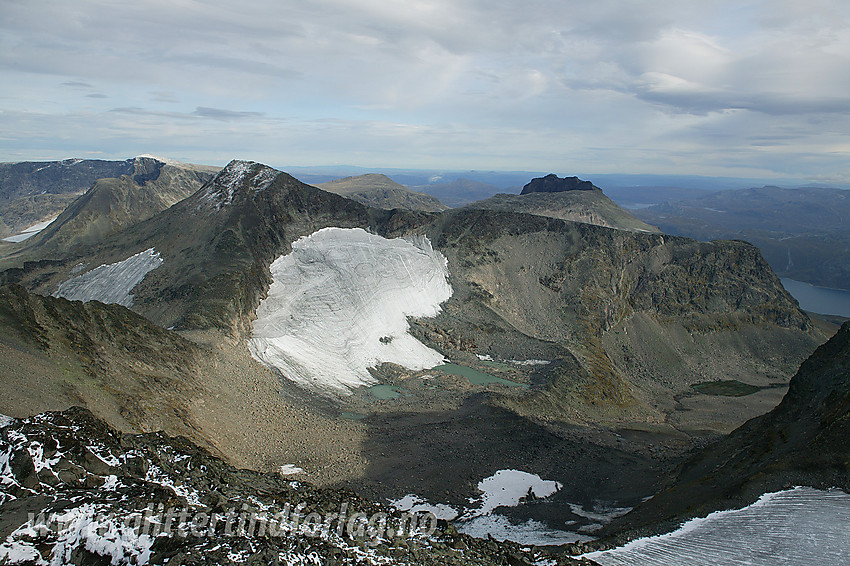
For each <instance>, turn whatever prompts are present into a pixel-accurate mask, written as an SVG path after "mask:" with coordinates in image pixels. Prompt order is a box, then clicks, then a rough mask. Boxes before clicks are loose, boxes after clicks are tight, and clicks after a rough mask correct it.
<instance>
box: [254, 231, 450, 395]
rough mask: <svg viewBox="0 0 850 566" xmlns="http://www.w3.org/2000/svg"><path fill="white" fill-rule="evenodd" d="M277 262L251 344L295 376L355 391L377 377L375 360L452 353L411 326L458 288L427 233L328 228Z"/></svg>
mask: <svg viewBox="0 0 850 566" xmlns="http://www.w3.org/2000/svg"><path fill="white" fill-rule="evenodd" d="M271 272H272V277H273V282H272V284H271V287H270V288H269V293H268V297H267V298H266V299H265V300H264V301H262V302H261V303H260V306H259V307H258V309H257V320H256V321H255V322H254V332H253V336H252V337H251V339H250V340H249V343H248V345H249V348H250V350H251V353H252V355H253V356H254V358H256V359H257V360H259V361H260V362H262V363H263V364H265V365H267V366H269V367H273V368H276V369H278V370H279V371H280V372H281V373H282V374H283V375H284V376H285V377H286V378H288V379H290V380H292V381H294V382H295V383H298V384H299V385H302V386H305V387H309V388H312V389H315V390H319V391H322V392H325V393H336V394H348V393H350V390H351V389H352V388H356V387H359V386H363V385H373V384H375V383H376V380H375V379H374V378H373V377H372V375H371V374H370V373H369V368H370V367H375V366H377V365H378V364H380V363H382V362H392V363H395V364H398V365H401V366H403V367H406V368H408V369H411V370H423V369H429V368H432V367H434V366H437V365H439V364H441V363H443V362H444V358H443V356H442V354H440V353H438V352H436V351H434V350H432V349H430V348H428V347H427V346H425V345H424V344H422V343H421V342H419V341H418V340H416V339H415V338H414V337H413V336H411V335H410V334H409V333H408V329H409V325H408V322H407V318H408V317H431V316H436V315H437V314H438V313H439V312H440V304H441V303H443V302H444V301H446V300H448V299H449V297H451V295H452V288H451V286H450V285H449V283H448V280H447V279H448V275H449V274H448V268H447V260H446V258H445V257H444V256H443V255H442V254H441V253H440V252H438V251H436V250H434V249H433V248H432V247H431V242H430V241H429V240H428V239H427V238H425V237H417V238H408V239H403V238H395V239H388V238H383V237H381V236H377V235H375V234H370V233H369V232H367V231H365V230H362V229H360V228H353V229H344V228H325V229H323V230H319V231H318V232H315V233H313V234H311V235H310V236H305V237H302V238H300V239H299V240H298V241H296V242H295V243H293V244H292V253H290V254H287V255H284V256H281V257H280V258H278V259H277V260H276V261H275V262H274V263H272V265H271Z"/></svg>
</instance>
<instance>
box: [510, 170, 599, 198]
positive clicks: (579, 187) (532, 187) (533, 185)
mask: <svg viewBox="0 0 850 566" xmlns="http://www.w3.org/2000/svg"><path fill="white" fill-rule="evenodd" d="M601 190H602V189H600V188H599V187H597V186H595V185H594V184H593V183H591V182H590V181H582V180H581V179H579V178H578V177H564V178H563V179H562V178H560V177H558V176H557V175H555V174H554V173H549V174H548V175H546V176H545V177H538V178H536V179H532V180H531V181H529V182H528V183H527V184H526V185H525V186H524V187H523V188H522V192H521V193H520V194H521V195H527V194H530V193H563V192H567V191H601Z"/></svg>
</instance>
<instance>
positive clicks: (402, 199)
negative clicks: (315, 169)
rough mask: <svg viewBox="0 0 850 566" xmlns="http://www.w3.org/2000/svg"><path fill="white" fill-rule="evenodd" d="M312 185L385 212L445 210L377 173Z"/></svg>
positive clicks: (431, 200)
mask: <svg viewBox="0 0 850 566" xmlns="http://www.w3.org/2000/svg"><path fill="white" fill-rule="evenodd" d="M316 186H317V187H319V188H320V189H322V190H324V191H328V192H331V193H334V194H337V195H340V196H344V197H346V198H350V199H351V200H355V201H357V202H359V203H361V204H365V205H368V206H373V207H375V208H383V209H385V210H392V209H394V208H406V209H408V210H423V211H426V212H440V211H442V210H446V209H448V208H449V207H447V206H446V205H444V204H443V203H442V202H440V200H439V199H438V198H436V197H434V196H431V195H427V194H425V193H419V192H416V191H412V190H410V189H408V188H407V187H405V186H404V185H400V184H398V183H396V182H395V181H393V180H392V179H390V178H389V177H387V176H386V175H380V174H377V173H368V174H366V175H358V176H357V177H345V178H344V179H337V180H335V181H329V182H327V183H321V184H319V185H316Z"/></svg>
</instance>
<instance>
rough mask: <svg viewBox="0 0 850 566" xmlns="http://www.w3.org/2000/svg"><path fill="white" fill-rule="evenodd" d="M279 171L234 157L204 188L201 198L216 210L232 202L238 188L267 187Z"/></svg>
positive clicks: (255, 188)
mask: <svg viewBox="0 0 850 566" xmlns="http://www.w3.org/2000/svg"><path fill="white" fill-rule="evenodd" d="M280 173H281V172H280V171H278V170H277V169H272V168H271V167H269V166H267V165H263V164H261V163H256V162H254V161H240V160H238V159H234V160H233V161H231V162H230V163H228V164H227V166H226V167H225V168H224V169H222V170H221V171H220V172H219V174H218V175H216V176H215V178H214V179H213V180H212V181H210V183H209V184H207V186H206V187H205V188H204V193H203V195H202V198H203V199H204V200H205V201H206V202H209V203H210V204H211V205H212V206H214V207H215V208H216V210H221V207H223V206H227V205H229V204H230V203H232V202H233V199H234V197H235V195H236V194H237V193H238V192H239V191H240V190H245V189H247V190H250V191H253V192H259V191H263V190H265V189H267V188H268V187H269V186H270V185H271V184H272V183H273V182H274V180H275V179H276V178H277V176H278V175H280Z"/></svg>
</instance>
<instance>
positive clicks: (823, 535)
mask: <svg viewBox="0 0 850 566" xmlns="http://www.w3.org/2000/svg"><path fill="white" fill-rule="evenodd" d="M585 558H590V559H591V560H594V561H595V562H597V563H599V564H602V565H603V566H619V565H629V566H655V565H658V566H661V565H664V566H679V565H682V566H684V565H691V564H724V565H728V566H738V565H741V566H743V565H749V566H762V565H763V566H773V565H775V564H783V565H787V566H794V565H800V566H803V565H809V564H850V495H848V494H846V493H844V492H842V491H839V490H830V491H820V490H816V489H812V488H809V487H798V488H795V489H791V490H788V491H780V492H776V493H769V494H765V495H763V496H762V497H761V498H760V499H759V500H758V501H757V502H756V503H753V504H752V505H750V506H748V507H744V508H743V509H737V510H731V511H718V512H716V513H712V514H710V515H708V516H707V517H704V518H701V519H693V520H691V521H688V522H687V523H685V524H684V525H682V527H681V528H679V529H678V530H676V531H674V532H672V533H668V534H665V535H660V536H656V537H649V538H644V539H638V540H635V541H632V542H630V543H629V544H627V545H625V546H622V547H620V548H616V549H613V550H607V551H604V552H593V553H590V554H586V555H585Z"/></svg>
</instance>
